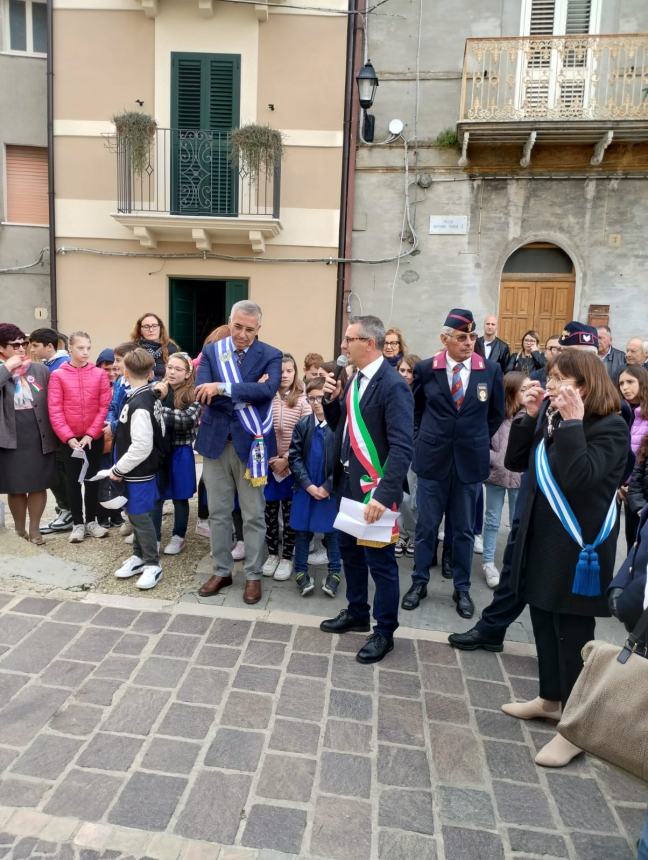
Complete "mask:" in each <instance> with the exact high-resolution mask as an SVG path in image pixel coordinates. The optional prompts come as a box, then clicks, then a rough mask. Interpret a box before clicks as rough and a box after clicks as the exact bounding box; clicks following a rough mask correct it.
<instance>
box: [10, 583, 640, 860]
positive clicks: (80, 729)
mask: <svg viewBox="0 0 648 860" xmlns="http://www.w3.org/2000/svg"><path fill="white" fill-rule="evenodd" d="M0 605H1V607H2V608H1V609H0V654H1V656H0V691H1V693H2V695H1V699H0V701H1V702H2V707H1V708H0V764H1V766H2V768H3V778H2V781H1V782H0V857H7V858H15V860H18V858H26V857H37V856H40V857H44V856H50V857H56V858H64V860H73V858H78V860H98V858H99V857H103V858H108V857H111V858H114V860H118V858H120V860H125V858H126V857H129V858H131V860H132V858H138V860H139V858H144V857H147V858H156V860H169V858H173V860H179V858H186V860H190V858H193V860H198V858H218V860H235V858H236V860H253V858H256V860H280V858H284V860H286V858H287V857H299V858H304V860H305V858H313V860H314V858H318V860H319V859H320V858H321V860H338V858H339V860H377V858H380V860H432V858H435V860H473V858H475V860H477V858H478V860H496V858H505V857H506V858H508V857H511V858H512V857H516V858H518V857H528V858H530V857H540V856H542V857H561V858H562V857H568V858H573V860H576V858H582V860H626V858H628V860H630V858H632V857H633V856H634V852H633V848H632V846H633V845H634V842H635V840H636V838H637V835H638V833H639V830H640V824H641V821H642V819H643V816H644V812H645V807H646V802H647V800H648V792H647V790H646V787H645V786H644V785H643V784H642V783H639V782H638V781H636V780H634V779H632V778H631V777H629V776H626V775H624V774H622V773H620V772H619V771H617V770H615V769H614V768H611V767H609V766H607V765H605V764H602V763H600V762H597V761H595V760H592V759H589V758H587V759H581V760H580V761H577V762H575V763H573V764H572V765H570V766H569V767H567V768H565V769H563V770H561V771H559V772H550V771H546V770H542V769H539V768H536V767H535V765H534V764H533V760H532V755H533V752H534V750H535V749H536V748H537V747H538V746H539V745H541V744H543V743H544V742H545V741H546V740H547V739H548V738H549V737H550V734H549V733H548V727H547V726H546V725H543V724H541V723H532V724H520V723H519V722H517V721H515V720H512V719H510V718H508V717H506V716H505V715H503V714H502V713H501V712H500V710H499V706H500V704H501V703H502V702H505V701H508V700H510V699H511V698H516V697H517V698H526V697H528V696H531V695H535V693H536V690H537V682H536V680H535V676H536V661H535V658H534V657H533V656H531V654H532V649H530V648H529V647H528V646H527V645H524V644H515V643H513V644H511V645H507V653H504V654H503V655H493V654H484V653H481V652H476V653H474V654H457V653H455V652H454V651H453V650H451V649H450V648H449V647H448V646H447V645H445V644H444V643H443V642H441V641H438V640H439V639H441V638H442V636H440V635H439V634H434V633H431V632H427V631H414V630H409V631H406V634H405V635H401V636H399V638H398V640H397V645H396V648H395V650H394V652H392V653H391V654H390V655H388V657H387V658H386V659H385V660H384V661H383V662H382V663H381V664H380V665H379V666H373V667H371V666H370V667H366V666H361V665H359V664H358V663H357V662H356V661H355V660H354V652H355V650H356V649H357V648H358V646H359V643H360V642H361V641H363V637H360V636H357V635H347V636H344V637H337V636H327V635H326V634H323V633H321V632H320V631H319V629H318V628H317V626H316V624H317V620H318V619H316V618H315V617H309V616H301V617H300V616H287V615H286V616H284V617H283V618H281V617H280V616H279V615H278V614H277V615H276V617H277V619H278V621H281V623H278V622H275V621H267V620H265V619H266V616H265V615H264V613H263V612H261V611H256V610H243V609H241V610H235V609H227V608H221V607H204V606H195V607H194V606H190V605H183V606H181V607H177V606H170V605H168V606H167V605H163V604H162V603H161V602H160V601H155V600H144V599H139V600H130V599H126V598H116V597H111V596H109V595H101V596H100V595H92V596H89V597H87V598H85V599H84V600H80V601H73V600H64V601H57V600H53V599H50V598H45V597H38V596H27V597H23V596H20V595H3V596H0ZM410 637H415V638H410Z"/></svg>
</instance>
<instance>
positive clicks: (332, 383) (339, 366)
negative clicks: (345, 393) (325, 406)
mask: <svg viewBox="0 0 648 860" xmlns="http://www.w3.org/2000/svg"><path fill="white" fill-rule="evenodd" d="M348 363H349V359H348V358H347V357H346V355H343V354H341V355H338V357H337V359H336V362H335V364H336V367H335V371H334V372H333V373H329V375H328V377H327V378H326V380H325V382H324V396H325V398H326V401H327V403H330V402H331V400H335V399H336V398H338V397H339V396H340V392H341V389H342V383H341V382H340V377H341V376H342V371H343V370H344V368H345V367H346V366H347V364H348Z"/></svg>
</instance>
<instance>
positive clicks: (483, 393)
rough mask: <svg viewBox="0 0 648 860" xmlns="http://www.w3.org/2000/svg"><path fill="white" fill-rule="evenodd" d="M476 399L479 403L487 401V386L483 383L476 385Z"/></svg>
mask: <svg viewBox="0 0 648 860" xmlns="http://www.w3.org/2000/svg"><path fill="white" fill-rule="evenodd" d="M477 398H478V400H479V401H480V402H481V403H486V401H487V400H488V385H486V383H485V382H479V383H478V384H477Z"/></svg>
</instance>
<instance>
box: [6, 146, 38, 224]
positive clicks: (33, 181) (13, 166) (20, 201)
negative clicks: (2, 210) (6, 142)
mask: <svg viewBox="0 0 648 860" xmlns="http://www.w3.org/2000/svg"><path fill="white" fill-rule="evenodd" d="M5 154H6V158H5V163H6V174H7V183H6V187H7V214H6V220H7V221H9V222H11V223H14V224H37V225H43V226H47V224H48V221H49V210H48V198H47V149H46V148H45V147H40V146H7V148H6V150H5Z"/></svg>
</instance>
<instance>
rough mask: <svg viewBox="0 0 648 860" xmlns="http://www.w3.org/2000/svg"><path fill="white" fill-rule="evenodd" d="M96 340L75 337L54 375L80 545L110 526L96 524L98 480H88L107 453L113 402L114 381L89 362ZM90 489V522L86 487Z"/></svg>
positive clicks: (57, 426)
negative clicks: (106, 427) (106, 433)
mask: <svg viewBox="0 0 648 860" xmlns="http://www.w3.org/2000/svg"><path fill="white" fill-rule="evenodd" d="M91 349H92V344H91V343H90V337H89V336H88V335H87V334H86V333H85V332H84V331H75V332H74V333H73V334H71V335H70V361H69V362H66V363H65V364H62V365H61V367H60V368H59V369H58V370H55V371H54V373H53V374H52V375H51V376H50V380H49V387H48V390H47V405H48V409H49V416H50V422H51V424H52V427H53V428H54V432H55V433H56V435H57V436H58V438H59V439H60V440H61V442H63V443H64V445H63V451H64V458H65V463H64V465H65V477H66V481H67V491H68V496H69V500H70V510H71V512H72V518H73V520H74V527H73V529H72V533H71V535H70V537H69V541H70V543H81V541H82V540H83V539H84V537H85V536H86V534H88V535H90V536H91V537H96V538H102V537H105V536H106V535H107V534H108V531H107V529H105V528H103V527H102V526H100V525H99V523H98V522H97V507H98V499H97V496H98V492H99V484H98V482H97V481H90V482H89V483H86V484H84V483H83V482H81V483H80V482H79V478H80V477H81V474H82V471H83V470H84V469H85V467H86V464H87V469H86V473H85V475H84V476H83V477H84V480H85V481H87V480H88V478H91V477H92V476H93V475H95V474H96V473H97V471H98V469H99V464H100V461H101V455H102V453H103V426H104V423H105V420H106V414H107V413H108V406H109V405H110V397H111V390H110V382H109V381H108V375H107V374H106V373H105V371H103V370H102V369H101V368H100V367H96V365H94V364H92V362H90V361H88V356H89V355H90V350H91ZM82 486H83V487H85V524H84V520H83V498H82V494H81V487H82Z"/></svg>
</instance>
